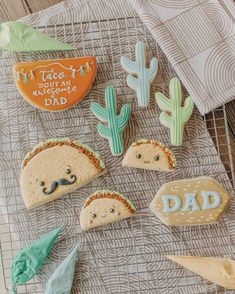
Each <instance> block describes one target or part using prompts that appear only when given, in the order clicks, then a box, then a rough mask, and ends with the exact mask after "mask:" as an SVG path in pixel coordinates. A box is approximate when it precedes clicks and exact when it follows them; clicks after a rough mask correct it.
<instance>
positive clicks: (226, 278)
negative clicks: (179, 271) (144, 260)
mask: <svg viewBox="0 0 235 294" xmlns="http://www.w3.org/2000/svg"><path fill="white" fill-rule="evenodd" d="M167 258H169V259H170V260H172V261H174V262H176V263H178V264H180V265H181V266H183V267H185V268H187V269H188V270H190V271H192V272H194V273H196V274H197V275H200V276H202V277H203V278H204V279H207V280H208V281H210V282H212V283H215V284H217V285H219V286H221V287H224V288H227V289H233V290H235V278H234V277H235V261H234V260H231V259H229V258H215V257H202V256H177V255H169V256H167Z"/></svg>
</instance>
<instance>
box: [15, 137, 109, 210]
mask: <svg viewBox="0 0 235 294" xmlns="http://www.w3.org/2000/svg"><path fill="white" fill-rule="evenodd" d="M104 172H105V165H104V162H103V161H102V160H101V159H100V158H99V156H98V154H97V153H95V152H94V151H93V150H92V149H91V148H90V147H88V146H87V145H84V144H81V143H80V142H79V141H72V140H69V139H50V140H48V141H46V142H43V143H40V144H39V145H37V146H35V147H34V149H33V150H32V151H31V152H29V153H28V154H27V155H26V157H25V158H24V161H23V163H22V170H21V175H20V189H21V194H22V197H23V200H24V202H25V205H26V207H27V209H31V208H34V207H37V206H40V205H42V204H45V203H47V202H50V201H52V200H55V199H57V198H60V197H61V196H62V195H64V194H67V193H70V192H73V191H74V190H76V189H78V188H79V187H82V186H84V185H86V184H87V183H89V182H90V181H92V180H93V179H95V178H97V177H99V176H101V175H102V174H103V173H104Z"/></svg>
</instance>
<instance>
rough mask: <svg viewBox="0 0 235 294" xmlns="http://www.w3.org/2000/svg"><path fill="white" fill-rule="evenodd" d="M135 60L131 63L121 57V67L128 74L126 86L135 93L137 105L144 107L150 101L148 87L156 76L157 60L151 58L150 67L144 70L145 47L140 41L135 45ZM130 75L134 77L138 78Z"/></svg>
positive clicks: (124, 57)
mask: <svg viewBox="0 0 235 294" xmlns="http://www.w3.org/2000/svg"><path fill="white" fill-rule="evenodd" d="M135 59H136V61H132V60H130V59H129V58H128V57H126V56H122V57H121V65H122V67H123V68H124V69H125V70H126V71H127V72H128V73H129V75H128V76H127V84H128V86H129V87H130V88H131V89H133V90H135V91H136V93H137V100H138V105H139V106H140V107H146V106H148V104H149V100H150V85H151V83H152V82H153V80H154V78H155V76H156V74H157V70H158V60H157V58H156V57H154V58H152V60H151V62H150V67H149V68H146V54H145V45H144V43H143V42H142V41H138V42H137V43H136V46H135ZM132 75H136V76H138V78H135V77H133V76H132Z"/></svg>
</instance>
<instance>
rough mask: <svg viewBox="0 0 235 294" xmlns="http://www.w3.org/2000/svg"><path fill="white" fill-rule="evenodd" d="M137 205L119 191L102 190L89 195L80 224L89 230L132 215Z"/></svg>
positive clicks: (85, 229) (81, 214) (83, 228)
mask: <svg viewBox="0 0 235 294" xmlns="http://www.w3.org/2000/svg"><path fill="white" fill-rule="evenodd" d="M135 212H136V208H135V205H134V204H133V203H132V202H131V201H130V200H129V199H127V198H126V197H125V196H123V195H122V194H120V193H119V192H114V191H108V190H102V191H97V192H95V193H94V194H92V195H91V196H89V197H88V198H87V199H86V201H85V203H84V206H83V208H82V210H81V213H80V225H81V228H82V230H84V231H87V230H90V229H93V228H95V227H98V226H101V225H106V224H109V223H113V222H116V221H119V220H122V219H125V218H129V217H131V216H132V215H133V214H134V213H135Z"/></svg>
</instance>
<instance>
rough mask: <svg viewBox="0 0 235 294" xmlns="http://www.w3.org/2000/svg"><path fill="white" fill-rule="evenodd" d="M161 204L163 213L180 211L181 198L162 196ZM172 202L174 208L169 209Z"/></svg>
mask: <svg viewBox="0 0 235 294" xmlns="http://www.w3.org/2000/svg"><path fill="white" fill-rule="evenodd" d="M162 198H163V199H162V202H163V212H166V213H168V212H175V211H177V210H179V209H180V207H181V198H180V197H179V196H177V195H164V196H163V197H162ZM171 201H174V203H175V204H174V206H171V207H170V202H171Z"/></svg>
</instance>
